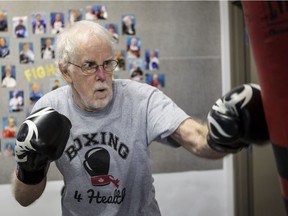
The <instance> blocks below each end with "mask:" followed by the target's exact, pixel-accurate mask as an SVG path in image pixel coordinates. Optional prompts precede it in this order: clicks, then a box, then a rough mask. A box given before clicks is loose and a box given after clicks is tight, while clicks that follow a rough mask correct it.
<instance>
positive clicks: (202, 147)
mask: <svg viewBox="0 0 288 216" xmlns="http://www.w3.org/2000/svg"><path fill="white" fill-rule="evenodd" d="M207 135H208V127H207V125H205V124H202V123H200V122H198V121H195V120H194V119H192V118H188V119H186V120H184V121H183V122H182V123H181V124H180V125H179V127H178V128H177V129H176V131H175V132H174V133H173V134H172V135H171V138H172V139H173V140H175V141H176V142H177V143H178V144H180V145H181V146H182V147H184V148H185V149H186V150H188V151H189V152H191V153H193V154H195V155H197V156H200V157H205V158H209V159H219V158H222V157H224V156H225V155H226V154H225V153H219V152H216V151H214V150H212V149H211V148H210V147H209V145H208V144H207Z"/></svg>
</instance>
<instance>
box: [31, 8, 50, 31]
mask: <svg viewBox="0 0 288 216" xmlns="http://www.w3.org/2000/svg"><path fill="white" fill-rule="evenodd" d="M31 20H32V32H33V34H46V27H47V25H46V14H45V13H43V12H39V13H34V14H32V16H31Z"/></svg>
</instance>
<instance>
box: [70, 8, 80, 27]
mask: <svg viewBox="0 0 288 216" xmlns="http://www.w3.org/2000/svg"><path fill="white" fill-rule="evenodd" d="M68 20H69V25H73V24H74V23H75V22H78V21H80V20H82V10H80V9H71V10H69V11H68Z"/></svg>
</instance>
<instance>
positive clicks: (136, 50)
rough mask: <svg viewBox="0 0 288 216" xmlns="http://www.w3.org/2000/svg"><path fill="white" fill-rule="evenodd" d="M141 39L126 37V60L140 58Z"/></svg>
mask: <svg viewBox="0 0 288 216" xmlns="http://www.w3.org/2000/svg"><path fill="white" fill-rule="evenodd" d="M140 51H141V39H140V37H136V36H134V37H127V58H128V59H135V58H139V57H140Z"/></svg>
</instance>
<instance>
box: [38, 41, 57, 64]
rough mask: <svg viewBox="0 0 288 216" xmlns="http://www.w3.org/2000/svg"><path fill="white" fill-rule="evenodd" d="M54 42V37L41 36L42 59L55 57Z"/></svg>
mask: <svg viewBox="0 0 288 216" xmlns="http://www.w3.org/2000/svg"><path fill="white" fill-rule="evenodd" d="M54 42H55V39H54V38H53V37H48V38H41V58H42V59H54V58H55V51H54Z"/></svg>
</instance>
